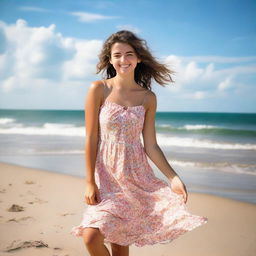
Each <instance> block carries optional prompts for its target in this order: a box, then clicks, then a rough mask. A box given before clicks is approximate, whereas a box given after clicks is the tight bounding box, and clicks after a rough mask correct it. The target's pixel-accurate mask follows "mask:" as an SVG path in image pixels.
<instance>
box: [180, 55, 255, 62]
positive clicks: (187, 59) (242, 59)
mask: <svg viewBox="0 0 256 256" xmlns="http://www.w3.org/2000/svg"><path fill="white" fill-rule="evenodd" d="M179 58H180V59H181V60H182V61H183V62H190V61H195V62H198V63H203V62H206V63H208V62H214V63H241V62H251V61H254V62H255V61H256V56H247V57H225V56H180V57H179Z"/></svg>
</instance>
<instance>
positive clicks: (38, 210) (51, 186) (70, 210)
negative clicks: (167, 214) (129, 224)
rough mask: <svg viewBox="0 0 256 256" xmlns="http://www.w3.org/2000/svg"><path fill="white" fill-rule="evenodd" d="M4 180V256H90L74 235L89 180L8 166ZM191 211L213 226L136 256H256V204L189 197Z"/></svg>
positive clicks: (1, 170)
mask: <svg viewBox="0 0 256 256" xmlns="http://www.w3.org/2000/svg"><path fill="white" fill-rule="evenodd" d="M0 174H1V181H0V207H1V213H0V223H1V225H0V227H1V230H0V232H1V236H0V255H24V256H25V255H26V256H29V255H31V256H32V255H33V256H41V255H47V256H48V255H51V256H79V255H81V256H82V255H89V254H87V252H86V250H85V246H84V244H83V241H82V239H81V238H77V237H74V236H72V235H71V234H70V229H71V228H72V227H73V226H75V225H78V224H79V223H80V221H81V218H82V212H83V209H84V206H85V204H84V203H83V194H84V179H82V178H79V177H76V176H70V175H64V174H58V173H52V172H49V171H44V170H38V169H32V168H27V167H21V166H17V165H13V164H6V163H0ZM187 206H188V208H189V210H190V212H191V213H194V214H197V215H202V216H207V217H208V223H207V224H206V225H203V226H201V227H198V228H196V229H194V230H192V231H190V232H188V233H186V234H184V235H181V236H180V237H179V238H178V239H176V240H174V241H173V242H171V243H169V244H165V245H162V244H158V245H154V246H145V247H141V248H139V247H136V246H134V245H133V246H130V255H131V256H135V255H140V256H151V255H152V256H155V255H159V256H168V255H172V256H174V255H177V256H185V255H186V256H187V255H192V256H193V255H196V256H200V255H202V256H205V255H207V256H211V255H212V256H216V255H225V256H228V255H230V256H231V255H232V256H236V255H237V256H238V255H239V256H241V255H243V256H250V255H255V252H256V243H255V241H256V232H255V226H256V219H255V216H256V205H255V204H250V203H245V202H240V201H236V200H231V199H226V198H221V197H217V196H212V195H207V194H199V193H190V192H189V191H188V202H187ZM23 247H24V248H23ZM15 248H16V249H15Z"/></svg>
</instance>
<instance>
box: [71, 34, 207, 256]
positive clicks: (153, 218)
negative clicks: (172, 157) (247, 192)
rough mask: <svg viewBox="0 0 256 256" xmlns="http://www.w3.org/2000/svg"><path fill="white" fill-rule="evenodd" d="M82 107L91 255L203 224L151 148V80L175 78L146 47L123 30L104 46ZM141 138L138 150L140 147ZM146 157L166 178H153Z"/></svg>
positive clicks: (84, 225)
mask: <svg viewBox="0 0 256 256" xmlns="http://www.w3.org/2000/svg"><path fill="white" fill-rule="evenodd" d="M99 59H100V62H99V63H98V65H97V74H98V73H99V72H101V71H102V70H106V73H107V79H106V80H103V81H95V82H93V83H92V84H91V86H90V88H89V90H88V94H87V98H86V103H85V119H86V142H85V152H86V154H85V157H86V171H87V173H86V190H85V197H84V198H85V199H84V200H85V202H86V204H87V207H86V208H85V210H84V215H83V220H82V222H81V224H80V225H79V226H75V227H73V228H72V230H71V233H72V234H73V235H75V236H82V237H83V240H84V243H85V246H86V248H87V250H88V252H89V253H90V255H92V256H110V253H109V251H108V248H107V247H106V246H105V245H104V243H110V245H111V250H112V256H128V255H129V245H131V244H135V245H136V246H144V245H150V244H151V245H152V244H156V243H161V244H163V243H168V242H171V241H172V240H173V239H176V238H177V237H178V236H180V235H181V234H184V233H185V232H187V231H190V230H192V229H194V228H196V227H198V226H200V225H202V224H204V223H206V222H207V220H208V219H207V218H206V217H203V216H197V215H192V214H191V213H189V212H188V210H187V207H186V205H185V204H186V202H187V198H188V195H187V190H186V186H185V185H184V183H183V182H182V180H181V179H180V177H179V175H178V174H177V173H176V172H175V171H174V170H173V169H172V167H171V166H170V165H169V163H168V161H167V160H166V158H165V156H164V154H163V152H162V150H161V149H160V147H159V146H158V144H157V140H156V131H155V115H156V108H157V98H156V95H155V93H154V92H152V90H151V86H150V85H151V79H152V78H154V79H155V81H156V82H157V83H159V84H161V85H163V84H166V83H167V82H173V80H172V77H171V75H172V74H173V73H174V72H173V71H171V70H170V69H168V68H167V67H166V66H165V65H164V64H161V63H159V62H158V61H157V60H156V59H155V58H154V57H153V56H152V55H151V53H150V51H149V48H148V46H147V43H146V42H145V40H142V39H141V38H139V37H138V36H136V35H135V34H134V33H132V32H130V31H127V30H122V31H118V32H117V33H114V34H112V35H111V36H110V37H109V38H108V39H107V40H106V41H105V42H104V44H103V49H102V51H101V53H100V55H99ZM140 135H142V136H143V145H142V143H141V140H140ZM147 156H148V157H149V158H150V159H151V160H152V161H153V162H154V164H155V165H156V166H157V167H158V168H159V170H160V171H162V172H163V173H164V175H166V177H167V178H168V180H169V181H170V185H169V184H168V183H167V182H166V181H164V180H161V179H158V178H157V177H156V176H155V175H154V172H153V170H152V168H151V166H150V165H149V163H148V160H147Z"/></svg>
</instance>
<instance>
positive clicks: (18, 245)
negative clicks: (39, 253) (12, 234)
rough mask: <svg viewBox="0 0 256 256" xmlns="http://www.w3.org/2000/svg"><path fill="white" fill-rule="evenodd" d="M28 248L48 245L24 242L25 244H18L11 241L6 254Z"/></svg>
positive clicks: (38, 242)
mask: <svg viewBox="0 0 256 256" xmlns="http://www.w3.org/2000/svg"><path fill="white" fill-rule="evenodd" d="M28 247H48V244H46V243H44V242H43V241H41V240H40V241H25V242H18V241H16V240H14V241H12V243H11V245H10V246H8V247H7V248H6V250H5V251H6V252H11V251H14V250H19V249H22V248H28Z"/></svg>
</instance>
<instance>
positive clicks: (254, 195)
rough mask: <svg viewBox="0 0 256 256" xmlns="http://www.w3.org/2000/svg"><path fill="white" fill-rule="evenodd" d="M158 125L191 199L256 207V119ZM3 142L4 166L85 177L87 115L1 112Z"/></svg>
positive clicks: (197, 116)
mask: <svg viewBox="0 0 256 256" xmlns="http://www.w3.org/2000/svg"><path fill="white" fill-rule="evenodd" d="M155 124H156V133H157V141H158V144H159V146H160V147H161V149H162V151H163V152H164V154H165V156H166V158H167V160H168V162H169V163H170V165H171V166H172V167H173V169H174V170H175V171H176V172H177V173H178V175H179V176H180V177H181V178H182V180H183V182H184V183H185V185H186V188H187V191H188V193H189V192H197V193H207V194H212V195H218V196H222V197H227V198H230V199H234V200H240V201H245V202H250V203H256V154H255V153H256V114H251V113H210V112H157V113H156V123H155ZM141 140H142V137H141ZM0 141H1V143H0V161H1V162H5V163H12V164H18V165H22V166H27V167H32V168H37V169H42V170H47V171H50V172H58V173H64V174H69V175H74V176H79V177H84V176H85V160H84V142H85V126H84V111H83V110H7V109H0ZM149 163H150V165H151V166H152V168H153V170H154V172H155V175H156V176H157V177H159V178H161V179H164V180H166V181H167V178H166V177H165V176H164V175H163V174H162V173H161V172H160V171H159V170H158V169H157V167H156V166H155V165H154V163H153V162H152V161H151V160H150V159H149Z"/></svg>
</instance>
